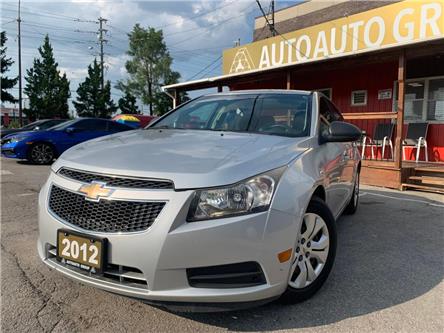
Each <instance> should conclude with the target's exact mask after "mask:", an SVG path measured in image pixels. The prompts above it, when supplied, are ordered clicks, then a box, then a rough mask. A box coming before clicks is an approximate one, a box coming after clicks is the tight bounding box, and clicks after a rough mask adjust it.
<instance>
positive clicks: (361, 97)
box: [351, 90, 367, 106]
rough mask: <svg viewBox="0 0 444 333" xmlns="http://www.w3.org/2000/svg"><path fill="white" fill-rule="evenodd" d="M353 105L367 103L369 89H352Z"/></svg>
mask: <svg viewBox="0 0 444 333" xmlns="http://www.w3.org/2000/svg"><path fill="white" fill-rule="evenodd" d="M351 105H352V106H362V105H367V90H355V91H352V94H351Z"/></svg>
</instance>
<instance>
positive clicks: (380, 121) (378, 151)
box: [343, 112, 402, 162]
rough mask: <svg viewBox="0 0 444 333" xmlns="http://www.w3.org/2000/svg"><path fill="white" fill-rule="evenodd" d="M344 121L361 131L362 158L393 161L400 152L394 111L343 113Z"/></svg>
mask: <svg viewBox="0 0 444 333" xmlns="http://www.w3.org/2000/svg"><path fill="white" fill-rule="evenodd" d="M343 116H344V119H345V121H347V122H349V123H351V124H354V125H356V126H358V127H359V128H360V129H361V130H362V131H363V136H362V138H361V141H360V142H359V149H360V152H361V158H362V160H371V161H385V162H394V161H395V156H396V154H399V153H400V152H401V149H402V148H401V147H400V144H401V143H400V142H396V141H399V140H396V133H397V130H398V129H397V122H396V119H397V113H396V112H365V113H344V114H343Z"/></svg>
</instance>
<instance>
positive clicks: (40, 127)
mask: <svg viewBox="0 0 444 333" xmlns="http://www.w3.org/2000/svg"><path fill="white" fill-rule="evenodd" d="M65 121H66V119H42V120H37V121H35V122H33V123H30V124H28V125H26V126H23V127H21V128H6V129H2V130H1V137H2V138H3V137H4V136H6V135H9V134H14V133H19V132H26V131H44V130H47V129H48V128H51V127H53V126H56V125H59V124H61V123H63V122H65Z"/></svg>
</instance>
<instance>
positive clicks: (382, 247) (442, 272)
mask: <svg viewBox="0 0 444 333" xmlns="http://www.w3.org/2000/svg"><path fill="white" fill-rule="evenodd" d="M381 195H383V196H381ZM387 196H395V197H397V198H401V199H402V198H407V199H412V198H413V199H415V200H416V199H417V200H418V201H406V200H398V199H392V198H388V197H387ZM360 200H361V203H360V207H359V209H358V211H357V213H356V214H355V215H353V216H344V217H341V218H340V219H339V221H338V251H337V257H336V263H335V266H334V268H333V270H332V272H331V275H330V277H329V279H328V280H327V282H326V284H325V285H324V287H323V288H322V289H321V290H320V291H319V292H318V293H317V294H316V295H315V296H314V297H313V298H311V299H310V300H308V301H305V302H303V303H300V304H295V305H290V306H289V305H283V304H280V303H279V302H273V303H270V304H268V305H265V306H262V307H258V308H253V309H249V310H243V311H234V312H224V313H175V314H176V315H178V316H181V317H185V318H188V319H189V320H194V321H197V322H201V323H205V324H208V325H213V326H216V327H221V328H225V329H228V330H231V331H256V330H260V331H263V330H283V329H291V328H304V327H313V326H321V325H327V324H331V323H335V322H339V321H341V320H344V319H347V318H351V317H357V316H361V315H365V314H369V313H372V312H375V311H379V310H383V309H386V308H390V307H392V306H394V305H397V304H401V303H404V302H407V301H410V300H413V299H415V298H417V297H420V296H421V295H424V294H425V293H427V292H428V291H430V290H431V289H433V288H434V287H435V286H436V285H438V284H439V283H440V282H441V281H442V280H443V276H444V265H443V261H442V258H441V256H440V255H439V254H440V253H442V239H443V233H444V232H443V228H442V216H443V213H444V208H443V207H441V206H440V205H436V203H437V202H436V201H431V200H427V199H424V198H422V197H417V196H414V195H405V194H397V193H396V194H393V192H390V193H387V192H385V191H375V190H365V194H364V195H363V196H362V197H361V199H360ZM430 203H432V205H430ZM433 204H435V205H433ZM440 204H442V203H440Z"/></svg>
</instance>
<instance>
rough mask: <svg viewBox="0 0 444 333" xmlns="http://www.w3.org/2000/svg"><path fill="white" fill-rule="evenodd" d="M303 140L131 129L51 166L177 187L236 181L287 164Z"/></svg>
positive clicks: (93, 142)
mask: <svg viewBox="0 0 444 333" xmlns="http://www.w3.org/2000/svg"><path fill="white" fill-rule="evenodd" d="M304 141H307V138H287V137H280V136H272V135H261V134H253V133H234V132H223V133H222V132H216V131H203V130H171V129H167V130H157V129H156V130H154V129H150V130H135V131H131V132H126V133H119V134H115V135H110V136H107V137H103V138H99V139H95V140H91V141H88V142H85V143H82V144H79V145H77V146H75V147H73V148H71V149H69V150H68V151H66V152H65V153H64V154H62V156H61V157H60V158H59V159H58V160H57V162H56V163H55V164H54V165H53V170H54V171H56V170H58V169H59V168H60V167H62V166H66V167H70V168H74V169H80V170H87V171H91V172H99V173H108V174H115V175H127V176H135V177H148V178H160V179H169V180H172V181H173V182H174V184H175V188H176V189H186V188H201V187H212V186H220V185H226V184H232V183H236V182H238V181H240V180H243V179H246V178H248V177H251V176H254V175H257V174H260V173H262V172H265V171H268V170H271V169H274V168H277V167H280V166H283V165H286V164H287V163H288V162H289V161H290V160H292V159H293V158H295V157H297V156H298V155H299V154H301V153H302V152H303V151H305V150H306V149H307V148H305V147H304V146H306V144H304Z"/></svg>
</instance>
